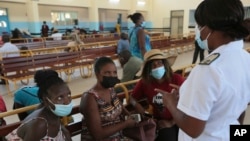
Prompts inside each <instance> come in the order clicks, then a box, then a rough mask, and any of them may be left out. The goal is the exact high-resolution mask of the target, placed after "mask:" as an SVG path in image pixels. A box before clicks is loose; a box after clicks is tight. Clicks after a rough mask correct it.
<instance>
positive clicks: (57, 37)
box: [51, 28, 63, 40]
mask: <svg viewBox="0 0 250 141" xmlns="http://www.w3.org/2000/svg"><path fill="white" fill-rule="evenodd" d="M62 36H63V34H62V33H59V31H58V29H55V28H54V30H53V32H52V34H51V37H52V38H53V39H54V40H62Z"/></svg>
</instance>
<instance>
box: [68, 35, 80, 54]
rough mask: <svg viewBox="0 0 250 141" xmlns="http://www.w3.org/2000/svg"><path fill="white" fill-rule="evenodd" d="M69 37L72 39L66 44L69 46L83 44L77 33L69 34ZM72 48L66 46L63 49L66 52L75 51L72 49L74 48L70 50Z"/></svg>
mask: <svg viewBox="0 0 250 141" xmlns="http://www.w3.org/2000/svg"><path fill="white" fill-rule="evenodd" d="M70 39H71V40H72V41H70V42H69V43H68V45H67V46H70V47H72V46H75V47H77V46H79V45H81V44H83V42H82V41H81V39H80V37H79V36H78V34H77V33H72V34H71V35H70ZM72 49H73V48H66V49H65V51H67V52H72V51H76V50H74V49H73V50H72ZM75 49H76V48H75Z"/></svg>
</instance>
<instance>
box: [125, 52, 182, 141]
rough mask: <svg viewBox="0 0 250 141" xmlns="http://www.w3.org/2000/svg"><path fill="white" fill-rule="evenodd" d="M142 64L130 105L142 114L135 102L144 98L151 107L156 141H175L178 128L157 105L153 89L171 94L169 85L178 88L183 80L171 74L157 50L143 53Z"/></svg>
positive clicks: (157, 97) (165, 61)
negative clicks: (155, 126) (154, 121)
mask: <svg viewBox="0 0 250 141" xmlns="http://www.w3.org/2000/svg"><path fill="white" fill-rule="evenodd" d="M144 59H145V60H144V63H143V66H142V69H141V70H140V72H139V73H140V74H141V80H139V81H138V82H137V83H136V86H135V88H134V89H133V92H132V94H131V96H130V99H129V101H130V104H131V105H133V106H134V107H135V109H136V111H138V112H139V113H140V114H142V115H143V114H144V112H145V109H144V108H143V107H142V106H141V105H140V104H139V103H138V102H137V101H139V100H141V99H144V98H146V99H147V100H148V103H149V104H150V105H151V106H153V111H151V112H153V113H152V114H153V117H154V119H155V120H156V123H157V130H158V132H157V134H158V136H157V138H156V141H177V140H178V138H177V137H178V129H179V128H178V127H177V126H176V124H175V122H174V121H173V118H172V115H171V114H170V112H169V110H168V109H167V108H165V107H163V105H162V103H159V97H162V95H160V94H158V93H157V92H156V91H155V89H156V88H159V89H164V90H165V91H168V92H171V90H172V89H173V87H172V85H171V84H174V85H177V86H180V85H181V84H182V83H183V82H184V78H183V77H182V76H181V75H179V74H175V73H173V71H172V69H171V66H170V64H169V62H168V60H167V57H166V56H165V55H164V54H163V53H162V51H161V50H159V49H152V50H150V51H148V52H146V53H145V55H144Z"/></svg>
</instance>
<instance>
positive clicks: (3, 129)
mask: <svg viewBox="0 0 250 141" xmlns="http://www.w3.org/2000/svg"><path fill="white" fill-rule="evenodd" d="M137 81H138V80H132V81H129V82H123V83H119V84H117V85H116V86H115V87H116V88H118V87H121V88H122V90H123V92H121V93H118V94H117V95H118V97H119V99H120V100H121V101H123V99H124V98H126V101H128V97H129V95H130V93H131V92H132V90H128V89H127V88H126V85H129V84H134V83H136V82H137ZM81 96H82V94H77V95H73V96H72V99H76V98H81ZM140 104H142V105H143V106H145V105H146V106H147V104H148V103H147V102H146V101H145V100H142V101H140ZM36 107H37V105H32V106H28V107H24V108H19V109H15V110H12V111H8V112H4V113H0V118H4V117H6V116H10V115H13V114H18V113H21V112H25V111H28V110H31V109H35V108H36ZM127 109H128V110H131V111H132V110H133V107H131V106H130V105H127ZM79 113H80V111H79V105H77V106H74V107H73V109H72V111H71V113H70V115H69V116H72V115H74V114H79ZM62 122H63V124H64V125H65V127H66V128H67V129H68V130H69V132H70V134H71V136H75V135H79V134H80V133H81V129H82V121H81V120H79V121H76V122H73V123H69V121H68V118H67V117H63V118H62ZM20 124H21V122H14V123H10V124H7V125H5V126H0V138H1V137H4V136H6V135H8V134H9V133H10V132H11V131H13V130H14V129H16V128H17V127H18V126H19V125H20Z"/></svg>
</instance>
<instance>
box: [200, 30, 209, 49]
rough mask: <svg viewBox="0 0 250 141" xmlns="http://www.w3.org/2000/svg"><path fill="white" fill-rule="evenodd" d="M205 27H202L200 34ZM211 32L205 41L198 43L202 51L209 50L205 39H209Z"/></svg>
mask: <svg viewBox="0 0 250 141" xmlns="http://www.w3.org/2000/svg"><path fill="white" fill-rule="evenodd" d="M204 28H205V27H203V28H202V29H201V30H200V32H201V31H202V30H203V29H204ZM210 34H211V32H210V33H209V34H208V35H207V37H206V39H205V40H200V41H199V42H198V44H199V46H200V47H201V48H202V49H205V50H209V48H208V43H207V39H208V38H209V36H210Z"/></svg>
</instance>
